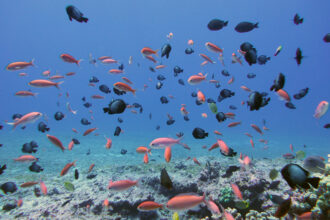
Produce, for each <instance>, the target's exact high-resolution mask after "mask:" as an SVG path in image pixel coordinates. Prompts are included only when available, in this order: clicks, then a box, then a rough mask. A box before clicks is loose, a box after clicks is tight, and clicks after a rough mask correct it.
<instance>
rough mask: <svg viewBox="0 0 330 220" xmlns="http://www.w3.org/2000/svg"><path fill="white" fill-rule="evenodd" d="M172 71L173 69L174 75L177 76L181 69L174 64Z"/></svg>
mask: <svg viewBox="0 0 330 220" xmlns="http://www.w3.org/2000/svg"><path fill="white" fill-rule="evenodd" d="M173 71H174V76H177V75H178V74H179V73H182V72H183V69H181V68H180V67H179V66H175V67H174V68H173Z"/></svg>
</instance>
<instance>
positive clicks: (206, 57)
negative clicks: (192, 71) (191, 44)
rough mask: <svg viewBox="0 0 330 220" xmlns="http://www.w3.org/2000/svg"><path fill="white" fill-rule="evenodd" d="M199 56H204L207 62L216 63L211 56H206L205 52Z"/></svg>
mask: <svg viewBox="0 0 330 220" xmlns="http://www.w3.org/2000/svg"><path fill="white" fill-rule="evenodd" d="M199 56H200V57H202V58H203V59H204V60H205V61H207V62H209V63H215V62H214V61H212V60H211V58H210V57H208V56H206V55H205V54H203V53H200V54H199Z"/></svg>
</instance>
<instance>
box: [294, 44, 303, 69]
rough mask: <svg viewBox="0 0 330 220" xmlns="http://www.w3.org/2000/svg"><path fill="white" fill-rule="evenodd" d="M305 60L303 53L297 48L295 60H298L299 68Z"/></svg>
mask: <svg viewBox="0 0 330 220" xmlns="http://www.w3.org/2000/svg"><path fill="white" fill-rule="evenodd" d="M303 58H304V56H303V55H302V51H301V49H300V48H297V50H296V56H295V57H294V59H295V60H296V62H297V64H298V66H299V65H300V64H301V60H302V59H303Z"/></svg>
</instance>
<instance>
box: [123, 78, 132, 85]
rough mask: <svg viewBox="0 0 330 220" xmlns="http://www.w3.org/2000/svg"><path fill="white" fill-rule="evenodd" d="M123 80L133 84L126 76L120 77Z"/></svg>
mask: <svg viewBox="0 0 330 220" xmlns="http://www.w3.org/2000/svg"><path fill="white" fill-rule="evenodd" d="M121 78H122V79H123V80H124V81H125V82H127V83H128V84H131V85H132V84H133V83H132V81H131V80H129V79H128V78H127V77H121Z"/></svg>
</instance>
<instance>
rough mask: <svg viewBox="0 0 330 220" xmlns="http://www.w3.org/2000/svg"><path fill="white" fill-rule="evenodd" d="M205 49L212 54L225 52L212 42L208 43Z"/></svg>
mask: <svg viewBox="0 0 330 220" xmlns="http://www.w3.org/2000/svg"><path fill="white" fill-rule="evenodd" d="M205 47H206V49H207V50H208V51H210V52H214V53H222V52H223V50H222V49H221V48H220V47H218V46H217V45H215V44H213V43H211V42H206V43H205Z"/></svg>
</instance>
